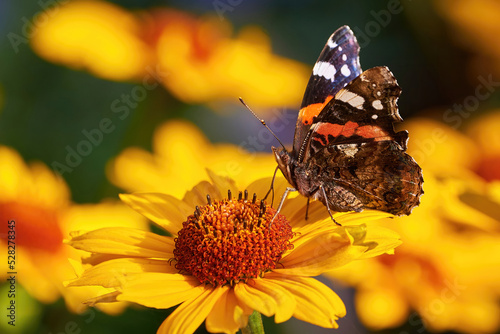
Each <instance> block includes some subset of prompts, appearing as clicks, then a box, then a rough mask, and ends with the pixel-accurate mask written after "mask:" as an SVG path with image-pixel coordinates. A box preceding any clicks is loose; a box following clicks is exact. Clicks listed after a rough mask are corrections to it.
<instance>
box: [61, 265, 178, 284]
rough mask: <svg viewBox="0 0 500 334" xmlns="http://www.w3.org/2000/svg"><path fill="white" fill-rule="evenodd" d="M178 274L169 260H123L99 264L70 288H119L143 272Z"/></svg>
mask: <svg viewBox="0 0 500 334" xmlns="http://www.w3.org/2000/svg"><path fill="white" fill-rule="evenodd" d="M145 271H146V272H160V273H172V274H174V273H177V272H178V270H177V269H175V268H174V267H173V266H170V265H169V263H168V261H167V260H151V259H144V258H121V259H113V260H109V261H105V262H102V263H99V264H98V265H96V266H93V267H91V268H88V269H87V270H85V271H84V272H83V273H82V275H81V276H80V277H79V278H77V279H75V280H73V281H71V282H69V283H68V284H67V286H68V287H70V286H85V285H100V286H103V287H105V288H112V287H118V286H120V285H121V284H122V282H123V281H124V280H126V279H128V277H130V276H131V275H132V274H137V273H143V272H145Z"/></svg>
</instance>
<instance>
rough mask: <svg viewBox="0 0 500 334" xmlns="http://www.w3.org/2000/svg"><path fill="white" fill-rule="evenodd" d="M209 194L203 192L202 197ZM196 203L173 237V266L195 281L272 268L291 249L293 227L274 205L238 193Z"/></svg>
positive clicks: (230, 280)
mask: <svg viewBox="0 0 500 334" xmlns="http://www.w3.org/2000/svg"><path fill="white" fill-rule="evenodd" d="M207 197H208V196H207ZM228 197H229V198H228V199H224V200H222V201H213V202H212V200H211V199H210V197H208V205H205V206H204V207H201V208H200V207H197V208H196V211H195V212H194V214H193V215H191V216H189V217H188V218H187V220H186V221H185V222H184V223H183V228H182V229H181V230H180V231H179V234H178V237H177V238H176V239H175V250H174V257H175V261H177V263H176V268H177V269H178V270H179V271H180V272H181V273H183V274H191V275H193V276H195V277H196V278H197V279H198V280H199V281H200V282H205V283H210V284H212V285H214V286H219V285H220V286H222V285H225V284H231V285H234V284H236V283H238V282H240V281H245V282H246V281H247V280H248V279H250V278H257V277H259V276H261V275H262V274H263V273H265V272H266V271H268V270H271V269H274V268H275V267H276V265H277V263H278V261H279V260H280V259H281V257H282V255H283V253H284V252H285V251H286V250H289V249H292V248H293V245H292V244H291V243H290V239H291V238H292V237H293V235H294V233H293V232H292V227H291V226H290V224H289V222H288V221H287V220H286V218H285V217H284V216H282V215H280V214H278V215H277V216H276V217H275V218H274V220H273V221H272V222H271V220H272V219H273V217H274V215H275V213H276V210H275V209H273V208H271V207H269V206H267V205H266V204H264V202H263V201H261V202H260V204H258V203H256V198H255V195H254V197H253V200H252V201H250V200H248V199H247V193H245V199H243V198H242V194H241V193H240V197H239V199H238V200H235V199H231V194H229V196H228Z"/></svg>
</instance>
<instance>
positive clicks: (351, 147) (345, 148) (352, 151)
mask: <svg viewBox="0 0 500 334" xmlns="http://www.w3.org/2000/svg"><path fill="white" fill-rule="evenodd" d="M338 148H339V149H340V150H341V151H342V153H344V154H345V155H347V156H348V157H350V158H354V155H356V153H358V146H357V145H356V144H343V145H338Z"/></svg>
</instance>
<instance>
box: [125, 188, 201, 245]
mask: <svg viewBox="0 0 500 334" xmlns="http://www.w3.org/2000/svg"><path fill="white" fill-rule="evenodd" d="M120 198H121V200H122V201H123V202H125V203H126V204H127V205H129V206H130V207H131V208H132V209H134V210H135V211H137V212H139V213H140V214H142V215H144V216H145V217H147V218H149V219H151V220H152V221H153V222H155V223H157V224H158V225H159V226H161V227H162V228H164V229H165V230H166V231H168V232H169V233H170V234H172V235H177V232H178V231H179V230H180V229H181V228H182V223H183V222H184V221H185V220H186V218H187V217H188V216H189V215H191V214H193V211H194V207H191V206H189V205H187V204H186V203H184V202H183V201H181V200H179V199H177V198H175V197H174V196H170V195H166V194H160V193H134V194H120Z"/></svg>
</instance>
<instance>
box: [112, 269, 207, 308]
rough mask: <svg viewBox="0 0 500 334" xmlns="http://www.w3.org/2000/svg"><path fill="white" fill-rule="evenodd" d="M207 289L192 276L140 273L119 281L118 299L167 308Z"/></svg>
mask: <svg viewBox="0 0 500 334" xmlns="http://www.w3.org/2000/svg"><path fill="white" fill-rule="evenodd" d="M205 290H207V288H206V287H205V285H204V284H201V283H200V282H199V281H198V280H197V279H196V278H194V277H193V276H186V275H181V274H170V273H140V274H136V275H132V276H130V277H126V279H125V280H123V281H122V282H121V292H122V293H121V295H119V296H118V297H117V299H118V300H120V301H129V302H134V303H137V304H141V305H144V306H148V307H155V308H169V307H172V306H175V305H177V304H180V303H182V302H184V301H185V300H190V299H193V298H197V297H198V296H200V295H201V294H203V293H204V292H205Z"/></svg>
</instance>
